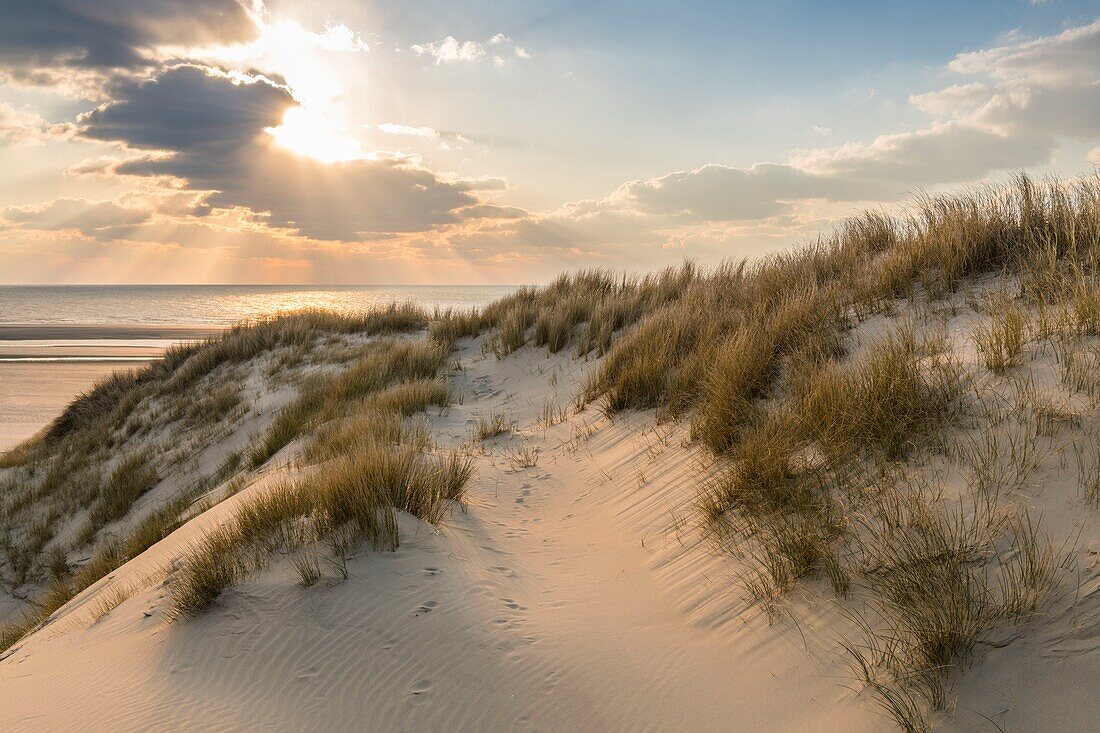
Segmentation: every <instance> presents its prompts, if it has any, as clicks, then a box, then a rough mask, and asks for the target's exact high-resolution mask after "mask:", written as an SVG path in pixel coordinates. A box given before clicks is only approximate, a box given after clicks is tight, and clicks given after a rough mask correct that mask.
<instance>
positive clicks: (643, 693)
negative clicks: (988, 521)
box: [0, 320, 1100, 733]
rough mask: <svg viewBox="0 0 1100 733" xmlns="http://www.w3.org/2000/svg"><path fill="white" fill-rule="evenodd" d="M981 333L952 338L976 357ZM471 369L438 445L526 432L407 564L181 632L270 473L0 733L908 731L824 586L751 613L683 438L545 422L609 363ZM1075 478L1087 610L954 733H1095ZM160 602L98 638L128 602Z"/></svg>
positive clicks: (1069, 614)
mask: <svg viewBox="0 0 1100 733" xmlns="http://www.w3.org/2000/svg"><path fill="white" fill-rule="evenodd" d="M882 327H883V324H882V323H881V322H879V323H870V324H867V325H866V326H865V327H863V328H862V329H861V333H864V334H865V335H873V334H874V333H877V332H880V331H881V328H882ZM968 328H969V325H968V323H967V322H966V321H965V320H960V321H959V324H958V331H957V335H960V339H962V336H961V335H963V334H965V332H966V329H968ZM857 336H858V334H857ZM964 341H965V340H964V339H962V340H960V352H961V353H964V354H969V358H972V357H973V354H972V352H968V351H967V349H968V348H969V347H967V346H966V345H965V343H964ZM477 354H478V349H477V347H476V346H471V347H470V348H468V349H467V350H466V351H464V352H463V353H462V354H460V355H459V356H460V357H461V358H462V360H463V362H464V364H465V366H466V369H465V371H464V372H463V373H460V374H459V375H457V376H456V377H454V382H455V386H456V387H457V388H459V389H460V390H462V392H463V395H464V398H463V400H462V402H461V404H457V405H455V406H454V407H452V408H450V409H449V410H448V411H447V412H446V413H445V414H444V415H442V416H440V415H433V416H432V424H433V429H434V431H435V433H436V437H437V439H438V440H439V442H441V443H446V442H447V441H448V440H454V441H465V440H467V439H468V436H469V430H470V427H471V425H472V422H473V419H474V417H475V416H476V415H479V414H485V413H486V412H487V411H489V410H490V409H501V408H506V409H507V410H508V414H509V416H510V417H511V418H512V419H514V420H516V421H517V422H518V423H519V425H520V428H521V429H520V432H519V434H517V435H514V436H510V437H501V438H498V439H495V440H493V441H490V442H489V443H488V444H487V445H486V447H485V451H484V453H483V454H481V455H479V456H478V458H477V469H478V474H477V476H476V478H475V479H474V480H473V481H471V484H470V486H469V503H468V506H466V507H464V508H459V509H456V510H455V511H454V512H453V514H452V516H450V517H449V518H448V519H447V520H445V522H444V523H443V524H442V525H441V526H439V527H431V526H429V525H425V524H422V523H420V522H418V521H417V520H416V519H415V518H413V517H410V516H402V518H401V541H402V545H401V547H400V548H399V549H398V550H397V551H396V552H393V553H386V552H371V551H367V550H364V551H360V552H358V553H356V554H355V556H354V557H353V558H352V560H351V561H350V562H349V564H348V568H349V571H350V578H349V579H348V580H347V581H346V582H337V581H336V580H335V579H334V578H333V577H329V578H327V579H326V580H323V581H322V582H321V584H320V585H319V586H315V587H313V588H310V589H303V588H300V587H299V586H297V585H296V584H295V582H294V579H293V572H292V569H291V566H290V563H289V561H287V560H281V561H279V562H276V563H275V564H274V565H273V566H272V567H271V568H270V569H269V570H267V571H265V572H263V573H261V574H259V575H258V576H256V577H255V578H254V579H252V580H250V581H248V582H246V583H244V584H242V585H241V586H239V587H236V588H234V589H232V590H230V591H228V592H226V593H225V594H224V595H223V597H222V598H221V600H220V601H219V603H218V604H217V606H216V607H214V608H213V609H211V610H210V611H209V612H207V613H204V614H203V615H201V616H200V617H198V618H195V619H192V620H188V621H185V622H180V623H176V624H172V625H170V624H168V623H167V622H166V621H165V619H164V612H165V606H166V599H165V589H164V586H163V578H164V572H165V568H167V567H169V566H170V564H171V563H172V561H173V559H174V558H176V557H178V556H179V555H180V554H181V553H183V552H184V551H185V550H186V549H187V547H188V546H189V545H190V544H191V543H193V542H195V541H196V540H197V539H198V538H199V537H200V536H201V534H202V532H203V531H204V529H205V528H208V527H212V526H215V525H216V524H217V523H218V522H221V521H224V519H225V517H227V516H229V515H230V513H231V511H232V509H233V506H234V505H235V504H236V502H238V501H240V500H241V499H242V498H245V497H247V496H249V495H250V494H252V493H253V492H257V491H263V490H264V487H265V485H267V483H268V482H269V481H270V480H271V479H272V478H273V477H274V476H277V475H279V473H280V472H281V471H282V470H284V469H277V470H275V471H268V472H267V473H264V474H262V475H261V476H260V478H259V479H258V480H256V481H255V482H254V483H253V484H252V485H251V486H250V487H249V488H247V489H245V490H244V491H243V492H242V493H241V494H238V495H237V496H235V497H233V498H232V499H229V500H227V501H225V502H223V503H222V504H219V505H217V506H215V507H214V508H213V509H211V510H209V511H207V512H206V513H205V514H203V515H201V516H200V517H198V518H196V519H195V520H193V521H192V522H190V523H189V524H188V525H186V526H184V527H183V528H181V529H180V530H178V531H177V532H176V533H174V534H173V535H171V536H170V537H168V538H166V539H165V540H164V541H162V542H161V543H159V544H158V545H156V546H154V547H153V548H152V549H151V550H150V551H148V552H147V553H145V554H144V555H142V556H141V557H139V558H136V559H135V560H134V561H132V562H131V563H129V564H127V565H126V566H124V567H123V568H121V569H119V570H118V571H117V572H116V573H114V574H113V575H112V576H110V577H109V578H107V579H105V580H104V581H101V582H100V583H99V584H97V585H96V586H93V587H92V588H90V589H89V590H88V591H86V592H85V593H83V594H81V595H80V596H78V597H77V598H76V599H74V601H73V602H71V603H70V604H69V605H68V606H66V607H65V608H64V609H62V610H61V611H59V612H58V613H57V614H55V617H54V619H53V620H52V621H51V622H50V623H49V624H47V625H46V626H45V627H44V628H42V629H41V630H40V631H38V632H37V633H35V634H33V635H32V636H30V637H29V638H27V639H25V640H24V641H22V642H20V643H19V644H18V645H17V646H16V647H15V648H14V649H13V650H12V652H10V653H9V655H8V657H7V658H6V659H4V660H2V661H0V729H4V730H66V729H68V730H72V729H100V730H135V731H136V730H165V731H167V730H180V729H201V730H288V731H289V730H303V729H314V730H478V731H485V730H562V731H567V730H568V731H574V730H663V731H678V730H733V731H835V732H836V733H840V732H842V731H844V732H848V731H878V730H892V729H893V723H892V721H890V720H888V719H886V718H884V717H883V716H882V714H881V713H880V712H879V711H877V710H876V708H875V705H874V702H873V700H872V698H871V696H870V695H869V694H868V693H866V692H863V693H859V692H858V691H857V690H856V689H853V688H856V687H857V685H856V683H855V682H854V680H853V679H852V677H851V675H850V672H849V669H848V667H847V664H846V662H845V660H844V659H843V657H842V655H841V653H840V651H839V646H838V644H837V637H838V634H840V633H841V632H843V631H845V626H844V622H843V619H842V618H841V616H840V614H839V612H838V608H837V605H836V603H835V602H834V601H833V600H832V595H831V593H829V592H827V591H826V590H825V588H824V586H818V585H817V584H816V583H809V584H806V586H805V587H804V588H802V589H801V590H800V591H798V592H796V593H795V594H793V596H792V597H791V598H790V599H789V601H788V602H787V604H786V608H787V609H788V610H789V612H790V613H789V618H786V619H782V620H780V621H778V622H776V623H774V624H769V623H767V621H766V619H765V618H764V617H763V615H762V614H761V613H760V612H759V611H757V610H752V609H748V608H746V606H745V604H744V602H743V600H742V593H741V592H740V590H739V589H738V587H737V579H738V574H739V573H740V572H742V570H743V569H744V566H743V565H742V564H740V562H739V561H738V560H736V559H734V558H733V557H731V556H728V555H724V554H720V553H717V552H715V551H713V549H712V548H710V547H709V546H707V545H706V544H704V543H703V542H702V541H701V539H700V536H699V534H698V532H697V531H696V529H695V525H694V522H695V520H694V518H693V515H692V513H691V507H690V502H691V500H692V499H693V497H694V496H695V492H696V491H697V489H698V481H699V475H700V470H699V462H700V461H701V460H702V456H701V454H700V453H698V452H697V449H696V448H694V447H692V446H689V445H688V443H687V437H688V436H687V430H686V428H684V427H683V426H679V427H676V426H669V425H659V426H656V425H654V423H653V419H652V415H651V414H643V415H633V416H627V417H621V418H616V419H614V420H608V419H606V418H604V417H602V416H601V415H600V414H599V413H598V412H597V411H596V410H594V409H589V410H587V411H585V412H584V413H581V414H579V415H573V414H572V411H571V410H570V415H569V417H568V419H567V420H566V421H565V422H563V423H560V424H558V425H555V426H553V427H550V428H544V427H541V426H539V425H538V424H536V420H535V418H536V415H537V414H538V413H539V412H540V410H541V408H542V407H543V406H544V405H545V402H546V400H547V399H555V400H556V401H557V403H558V404H561V405H568V404H569V403H570V401H571V398H572V395H573V394H574V393H575V391H576V389H577V386H578V384H579V383H580V380H581V379H582V377H583V375H584V373H585V372H586V371H587V370H588V369H591V368H592V367H593V366H594V362H583V361H575V360H572V359H570V358H568V357H565V356H557V357H550V358H547V357H546V355H545V352H544V351H541V350H539V351H533V350H530V349H524V350H522V351H521V352H519V353H517V354H516V355H513V356H512V357H509V358H508V359H506V360H504V361H502V362H498V361H496V360H495V359H494V358H493V357H488V358H484V357H480V356H478V355H477ZM585 436H587V437H585ZM524 443H527V444H528V445H529V446H530V447H533V448H537V449H538V450H539V461H538V464H537V465H536V466H535V467H533V468H527V469H517V468H513V467H512V466H511V465H510V463H509V460H508V452H509V451H510V450H514V449H517V448H519V447H520V446H522V445H524ZM1072 474H1073V471H1072V470H1069V471H1059V470H1056V469H1055V467H1049V469H1047V468H1044V469H1043V470H1042V471H1040V473H1039V474H1038V475H1037V478H1036V480H1035V483H1034V489H1035V490H1034V492H1033V494H1029V495H1028V497H1027V498H1026V499H1024V500H1025V501H1027V502H1028V503H1029V505H1030V506H1032V507H1033V508H1034V509H1035V510H1036V511H1037V512H1041V513H1042V514H1043V526H1044V527H1045V528H1046V529H1047V531H1048V532H1051V533H1053V534H1054V535H1055V536H1057V537H1062V536H1066V535H1068V534H1070V533H1072V532H1078V531H1081V532H1082V533H1083V534H1082V539H1081V545H1080V550H1079V552H1078V553H1077V554H1076V555H1075V560H1076V561H1077V562H1078V563H1079V566H1080V579H1081V598H1080V600H1079V602H1077V603H1074V598H1073V594H1072V591H1073V589H1070V595H1069V597H1064V598H1062V599H1061V600H1059V601H1058V602H1057V603H1056V604H1055V606H1054V607H1052V610H1051V611H1050V613H1049V614H1048V615H1047V616H1045V617H1043V618H1041V619H1039V620H1037V621H1035V622H1032V623H1030V624H1028V625H1027V627H1026V628H1023V629H1020V630H1019V631H1020V633H1021V634H1023V633H1024V632H1026V633H1027V634H1028V635H1027V636H1025V637H1024V638H1023V639H1021V640H1017V641H1013V642H1012V643H1010V644H1008V645H1007V646H1004V647H1002V648H996V649H990V648H984V647H983V648H981V649H979V650H978V653H977V655H976V657H975V661H974V664H973V665H972V666H971V667H970V668H969V669H968V670H967V671H966V672H965V674H963V675H962V676H961V677H960V680H959V682H958V684H957V685H956V686H955V688H954V693H953V694H954V697H953V700H954V701H955V706H956V710H955V713H954V714H953V715H952V716H950V717H948V718H947V719H946V720H945V721H943V723H942V725H943V728H944V729H947V730H994V729H995V728H994V726H992V725H991V724H990V723H989V722H988V721H987V720H986V719H985V718H990V719H992V720H994V721H996V723H997V725H1000V726H1003V728H1004V729H1005V730H1010V731H1036V730H1066V731H1070V730H1074V731H1083V730H1089V729H1096V728H1095V723H1096V721H1097V720H1100V699H1098V698H1097V696H1096V695H1095V694H1094V693H1095V690H1094V689H1093V688H1094V684H1095V680H1097V679H1100V623H1098V622H1100V592H1098V589H1100V560H1098V559H1097V558H1098V555H1097V552H1098V551H1100V540H1098V535H1097V533H1096V531H1095V530H1094V529H1092V527H1093V526H1094V525H1095V522H1094V521H1092V522H1090V521H1084V520H1089V519H1090V517H1088V514H1089V512H1090V511H1091V512H1092V513H1093V516H1092V517H1091V519H1095V513H1096V510H1095V509H1092V510H1089V509H1087V508H1084V507H1082V505H1081V504H1080V501H1079V499H1078V498H1077V497H1076V496H1075V493H1074V492H1075V487H1074V477H1073V476H1072ZM1082 525H1083V526H1084V527H1085V529H1083V530H1082V529H1081V527H1082ZM329 575H332V573H331V572H330V573H329ZM145 583H148V585H146V586H145V587H144V588H143V589H141V590H138V591H137V592H136V593H135V594H134V595H133V596H132V597H130V598H129V599H128V600H126V601H125V602H123V603H122V605H120V606H119V607H118V608H116V609H114V610H113V611H111V612H110V613H109V614H107V615H106V616H105V617H104V618H102V619H101V620H98V621H96V620H95V619H94V615H93V610H94V608H95V606H96V604H97V603H98V602H101V601H102V599H103V598H105V597H107V594H108V593H109V592H110V590H111V588H112V587H116V588H118V587H123V588H124V587H129V586H135V585H136V586H140V585H142V584H145Z"/></svg>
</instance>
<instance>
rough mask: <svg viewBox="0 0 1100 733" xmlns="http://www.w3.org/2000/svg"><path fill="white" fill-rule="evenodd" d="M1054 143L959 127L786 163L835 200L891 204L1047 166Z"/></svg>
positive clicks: (924, 131) (942, 127)
mask: <svg viewBox="0 0 1100 733" xmlns="http://www.w3.org/2000/svg"><path fill="white" fill-rule="evenodd" d="M1054 148H1055V141H1054V139H1053V138H1052V137H1051V136H1049V135H1043V134H1030V133H1025V134H1018V135H1008V134H1000V133H998V132H993V131H990V130H986V129H982V128H979V127H974V126H971V125H966V124H962V123H958V122H948V123H943V124H935V125H932V126H931V127H929V128H925V129H922V130H916V131H914V132H904V133H898V134H894V135H882V136H880V137H878V138H875V140H874V141H872V142H871V143H870V144H862V143H852V144H848V145H844V146H841V147H838V148H831V149H821V150H810V151H800V152H798V153H796V154H795V155H793V156H792V157H791V163H792V164H793V165H795V166H797V167H798V168H799V169H801V170H803V171H805V172H807V173H810V174H813V175H814V176H816V177H819V178H821V179H825V180H828V181H831V182H832V183H833V185H835V186H836V189H837V190H836V192H835V193H834V194H833V195H832V196H831V198H834V199H841V200H843V199H851V200H865V199H874V198H879V199H885V200H889V199H893V198H896V197H897V196H898V195H899V194H901V193H904V192H905V191H908V190H912V189H914V188H916V187H919V186H933V185H937V184H946V183H964V182H968V181H975V180H978V179H981V178H983V177H985V176H987V175H989V174H990V173H992V172H995V171H998V170H1004V169H1010V168H1023V167H1027V166H1033V165H1038V164H1041V163H1045V162H1047V161H1049V160H1050V157H1051V155H1052V154H1053V152H1054Z"/></svg>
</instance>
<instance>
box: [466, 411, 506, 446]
mask: <svg viewBox="0 0 1100 733" xmlns="http://www.w3.org/2000/svg"><path fill="white" fill-rule="evenodd" d="M514 430H515V425H513V424H512V422H511V421H510V420H509V419H508V415H507V414H506V413H505V412H503V411H502V412H495V411H490V412H489V413H488V414H487V415H479V416H478V417H477V419H476V420H475V422H474V440H476V441H479V442H481V441H486V440H490V439H491V438H495V437H497V436H498V435H510V434H511V433H512V432H513V431H514Z"/></svg>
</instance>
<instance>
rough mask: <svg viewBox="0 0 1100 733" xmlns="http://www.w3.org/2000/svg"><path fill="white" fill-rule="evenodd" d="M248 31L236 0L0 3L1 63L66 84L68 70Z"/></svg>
mask: <svg viewBox="0 0 1100 733" xmlns="http://www.w3.org/2000/svg"><path fill="white" fill-rule="evenodd" d="M254 33H255V26H254V24H253V21H252V19H251V18H250V17H249V13H248V12H247V11H246V10H245V8H244V7H243V6H242V5H241V4H240V3H239V2H237V0H142V2H133V1H132V0H95V1H94V2H91V1H89V0H36V1H35V2H15V3H6V4H5V7H4V22H3V23H2V24H0V68H2V69H4V70H5V71H6V72H7V74H8V75H9V77H10V78H12V79H14V80H16V81H19V82H23V83H30V84H51V85H54V84H65V83H68V82H69V81H71V79H70V78H69V77H71V76H72V74H73V73H74V72H77V73H79V72H88V71H91V72H109V71H112V70H135V69H139V68H144V67H149V66H150V65H152V64H154V63H156V61H157V59H156V48H157V47H158V46H162V45H165V44H174V45H195V46H197V45H206V44H212V43H234V42H241V41H246V40H248V39H250V38H251V37H252V36H253V34H254Z"/></svg>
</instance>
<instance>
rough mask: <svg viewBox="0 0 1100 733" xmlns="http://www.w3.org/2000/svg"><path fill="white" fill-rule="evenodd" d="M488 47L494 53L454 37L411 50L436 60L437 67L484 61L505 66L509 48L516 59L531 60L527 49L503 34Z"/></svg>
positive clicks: (475, 43)
mask: <svg viewBox="0 0 1100 733" xmlns="http://www.w3.org/2000/svg"><path fill="white" fill-rule="evenodd" d="M488 45H489V46H490V47H492V48H493V51H494V53H492V54H490V53H489V51H488V50H486V48H485V45H484V44H482V43H480V42H479V41H459V40H458V39H457V38H455V37H454V36H447V37H446V38H444V39H443V40H442V41H433V42H431V43H423V44H416V45H414V46H411V47H410V48H411V49H412V51H413V52H414V53H416V55H418V56H430V57H432V58H434V59H435V63H436V65H437V66H438V65H441V64H459V63H470V64H476V63H479V62H482V61H489V62H490V63H492V64H493V66H504V65H505V64H506V63H507V59H506V58H505V55H504V54H506V53H507V52H506V50H505V49H506V48H507V47H508V46H511V48H512V54H511V55H512V56H514V57H515V58H517V59H521V60H527V59H530V58H531V54H529V53H528V52H527V49H525V48H522V47H520V46H517V45H515V44H514V43H513V41H512V39H511V38H510V37H508V36H506V35H504V34H503V33H497V34H496V35H495V36H493V37H492V38H490V39H489V44H488Z"/></svg>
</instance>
